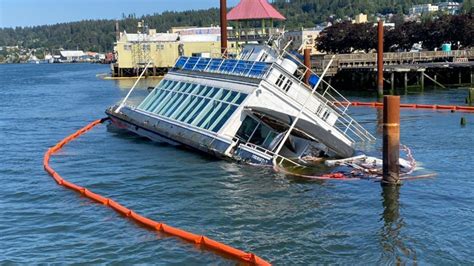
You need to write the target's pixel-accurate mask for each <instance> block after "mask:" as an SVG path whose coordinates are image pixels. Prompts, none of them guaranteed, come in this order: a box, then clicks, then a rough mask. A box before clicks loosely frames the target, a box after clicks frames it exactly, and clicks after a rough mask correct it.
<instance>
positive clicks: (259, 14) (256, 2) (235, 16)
mask: <svg viewBox="0 0 474 266" xmlns="http://www.w3.org/2000/svg"><path fill="white" fill-rule="evenodd" d="M227 19H228V20H250V19H275V20H285V19H286V18H285V17H284V16H283V15H282V14H280V12H278V11H277V10H276V9H275V8H274V7H273V6H272V5H270V4H269V3H268V1H267V0H241V1H240V3H239V4H237V6H235V7H234V8H232V10H231V11H229V13H227Z"/></svg>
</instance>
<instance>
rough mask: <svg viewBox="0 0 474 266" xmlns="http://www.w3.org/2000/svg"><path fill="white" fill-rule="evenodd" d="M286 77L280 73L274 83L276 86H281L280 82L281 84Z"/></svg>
mask: <svg viewBox="0 0 474 266" xmlns="http://www.w3.org/2000/svg"><path fill="white" fill-rule="evenodd" d="M285 79H286V77H285V76H284V75H283V74H280V76H279V77H278V79H277V81H276V82H275V85H277V86H278V87H281V84H283V81H285Z"/></svg>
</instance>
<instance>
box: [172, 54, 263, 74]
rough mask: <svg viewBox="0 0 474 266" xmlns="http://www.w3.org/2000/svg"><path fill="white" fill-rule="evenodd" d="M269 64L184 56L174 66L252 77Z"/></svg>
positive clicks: (261, 72)
mask: <svg viewBox="0 0 474 266" xmlns="http://www.w3.org/2000/svg"><path fill="white" fill-rule="evenodd" d="M270 66H271V64H270V63H265V62H256V61H246V60H236V59H220V58H204V57H184V56H183V57H180V58H179V59H178V61H177V62H176V64H175V68H178V69H184V70H193V71H204V72H217V73H224V74H232V75H238V76H245V77H252V78H261V77H263V76H264V75H265V73H267V71H268V70H269V69H270Z"/></svg>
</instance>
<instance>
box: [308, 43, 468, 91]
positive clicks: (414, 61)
mask: <svg viewBox="0 0 474 266" xmlns="http://www.w3.org/2000/svg"><path fill="white" fill-rule="evenodd" d="M331 57H332V55H315V56H312V59H311V60H312V65H313V68H314V70H315V71H316V72H319V73H320V72H321V71H322V70H323V69H324V68H325V67H326V66H327V65H328V63H329V61H330V59H331ZM377 61H378V60H377V53H366V54H338V55H336V56H335V59H334V61H333V63H332V65H331V66H330V67H329V71H328V73H327V76H328V77H329V78H330V79H331V77H335V76H336V75H344V76H349V79H352V82H354V81H355V79H356V78H357V77H356V75H357V74H359V73H361V74H360V75H359V76H358V77H359V78H360V79H362V81H361V83H363V84H367V83H376V78H375V77H376V73H377ZM383 63H384V64H383V72H384V81H385V82H386V83H387V84H390V87H391V89H394V88H395V83H397V81H398V82H399V84H401V85H403V87H404V88H407V87H408V86H409V84H410V83H413V81H414V80H415V82H416V84H417V85H418V86H420V87H421V88H424V86H425V78H426V79H428V80H429V81H431V82H433V83H434V84H435V85H436V86H439V87H444V85H443V83H445V84H469V83H470V84H474V71H473V69H474V49H470V50H455V51H449V52H445V51H422V52H397V53H384V54H383ZM447 72H449V73H447ZM372 76H373V77H372ZM447 76H449V77H447ZM440 77H441V78H443V77H444V82H442V81H440V80H439V79H440ZM448 79H449V81H448ZM374 85H375V84H374ZM399 87H402V86H399Z"/></svg>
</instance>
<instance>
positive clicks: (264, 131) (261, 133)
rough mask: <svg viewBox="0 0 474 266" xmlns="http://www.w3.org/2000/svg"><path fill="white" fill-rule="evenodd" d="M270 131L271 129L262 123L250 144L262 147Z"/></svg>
mask: <svg viewBox="0 0 474 266" xmlns="http://www.w3.org/2000/svg"><path fill="white" fill-rule="evenodd" d="M270 131H271V130H270V128H269V127H267V126H266V125H264V124H262V123H260V124H259V125H258V127H257V129H256V130H255V132H254V133H253V135H252V137H251V138H250V141H249V142H250V143H253V144H256V145H262V144H263V142H264V141H265V139H266V138H267V136H268V134H269V133H270Z"/></svg>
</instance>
